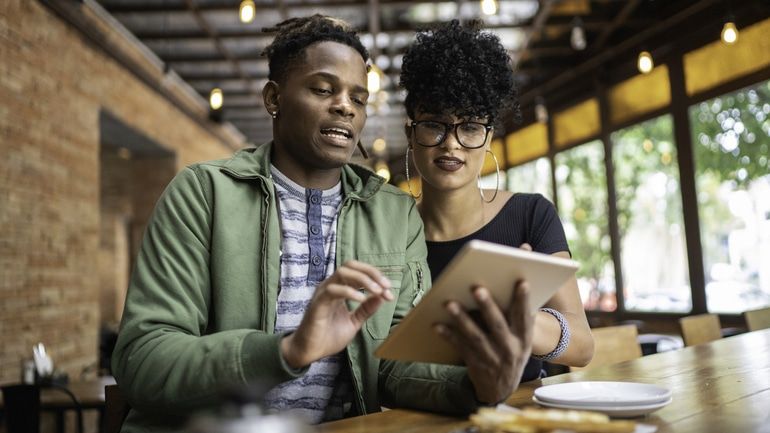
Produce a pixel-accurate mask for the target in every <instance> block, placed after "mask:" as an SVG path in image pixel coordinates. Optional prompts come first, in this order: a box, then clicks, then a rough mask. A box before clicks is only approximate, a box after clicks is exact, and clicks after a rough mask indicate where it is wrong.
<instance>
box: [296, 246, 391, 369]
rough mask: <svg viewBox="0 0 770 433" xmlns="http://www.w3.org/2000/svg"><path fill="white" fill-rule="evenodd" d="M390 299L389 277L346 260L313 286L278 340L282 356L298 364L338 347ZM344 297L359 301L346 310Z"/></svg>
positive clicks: (308, 361)
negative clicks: (299, 314) (300, 313)
mask: <svg viewBox="0 0 770 433" xmlns="http://www.w3.org/2000/svg"><path fill="white" fill-rule="evenodd" d="M364 291H365V292H368V296H367V295H366V294H364V293H363V292H364ZM393 299H394V298H393V294H392V293H391V291H390V281H389V280H388V279H387V278H385V277H384V276H383V275H382V274H381V273H380V271H379V270H378V269H377V268H375V267H374V266H371V265H368V264H366V263H362V262H358V261H355V260H351V261H349V262H346V263H345V264H343V265H342V266H340V267H339V268H338V269H337V270H336V271H334V273H333V274H332V275H331V276H330V277H329V278H327V279H326V280H324V281H323V282H321V284H320V285H319V286H318V288H316V291H315V294H314V295H313V299H311V301H310V304H308V307H307V310H306V311H305V316H304V317H303V318H302V322H301V323H300V325H299V327H298V328H297V329H296V330H295V331H294V332H293V333H292V334H289V335H288V336H286V337H285V338H284V339H283V340H282V341H281V353H282V354H283V357H284V359H285V360H286V362H287V363H288V364H289V366H291V367H292V368H300V367H304V366H307V365H310V364H311V363H312V362H314V361H317V360H319V359H321V358H323V357H325V356H329V355H333V354H335V353H338V352H340V351H342V350H343V349H344V348H345V347H346V346H347V345H348V343H350V341H351V340H352V339H353V337H354V336H355V335H356V333H357V332H358V331H359V330H360V329H361V327H362V326H363V324H364V322H366V319H368V318H369V317H370V316H371V315H372V314H374V313H375V312H376V311H377V309H378V308H379V307H380V305H382V303H383V302H385V301H392V300H393ZM347 300H351V301H355V302H359V303H360V305H359V306H358V307H357V308H356V309H355V310H353V311H350V310H348V307H347V305H346V304H345V301H347Z"/></svg>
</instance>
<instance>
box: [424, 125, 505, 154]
mask: <svg viewBox="0 0 770 433" xmlns="http://www.w3.org/2000/svg"><path fill="white" fill-rule="evenodd" d="M428 122H430V123H438V124H440V125H444V138H442V139H441V141H439V142H438V143H436V144H422V143H420V142H419V141H418V140H417V129H416V128H417V126H418V125H419V124H420V123H428ZM466 123H473V124H476V125H481V126H483V127H484V129H485V130H486V133H485V134H484V142H483V143H481V144H480V145H478V146H476V147H471V146H466V145H464V144H463V143H462V141H461V140H460V136H459V135H457V127H458V126H460V125H463V124H466ZM409 127H410V128H412V134H414V135H415V140H414V141H415V142H417V144H419V145H420V146H422V147H436V146H440V145H442V144H443V143H444V142H445V141H446V139H447V137H449V134H450V132H452V131H454V134H455V139H456V140H457V143H458V144H460V146H462V147H464V148H466V149H480V148H482V147H484V145H485V144H486V143H487V140H488V139H489V132H490V131H491V130H492V129H494V126H492V125H490V124H487V123H481V122H473V121H462V122H455V123H446V122H441V121H438V120H412V122H411V123H410V124H409Z"/></svg>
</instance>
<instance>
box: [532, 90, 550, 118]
mask: <svg viewBox="0 0 770 433" xmlns="http://www.w3.org/2000/svg"><path fill="white" fill-rule="evenodd" d="M535 119H537V121H538V122H540V123H548V108H546V107H545V99H543V97H542V96H538V97H537V98H535Z"/></svg>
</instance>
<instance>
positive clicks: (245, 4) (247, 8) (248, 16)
mask: <svg viewBox="0 0 770 433" xmlns="http://www.w3.org/2000/svg"><path fill="white" fill-rule="evenodd" d="M238 12H239V15H240V17H241V22H242V23H250V22H252V21H254V16H255V15H256V13H257V7H256V5H254V0H243V1H242V2H241V7H240V8H239V9H238Z"/></svg>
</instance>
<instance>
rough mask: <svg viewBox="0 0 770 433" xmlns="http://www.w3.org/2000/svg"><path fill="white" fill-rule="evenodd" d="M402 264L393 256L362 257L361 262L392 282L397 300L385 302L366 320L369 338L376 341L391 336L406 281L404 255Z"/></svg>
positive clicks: (391, 287)
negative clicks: (374, 268) (399, 299)
mask: <svg viewBox="0 0 770 433" xmlns="http://www.w3.org/2000/svg"><path fill="white" fill-rule="evenodd" d="M400 257H401V263H398V261H397V260H394V259H396V257H394V255H392V254H387V255H371V256H362V257H361V259H360V260H361V261H363V262H366V263H368V264H370V265H372V266H374V267H376V268H377V269H379V270H380V272H381V273H382V274H383V275H384V276H385V278H387V279H388V280H390V290H391V292H392V293H393V297H394V298H395V299H394V300H393V301H389V302H385V303H383V304H382V305H380V308H379V309H378V310H377V312H376V313H374V314H373V315H372V316H371V317H370V318H369V319H367V320H366V324H365V325H364V328H366V332H367V333H368V334H369V336H370V337H371V338H373V339H376V340H382V339H385V338H386V337H387V336H388V334H390V326H391V324H392V323H393V314H394V312H395V310H396V303H397V302H398V296H399V293H400V292H401V283H402V281H403V279H404V272H406V271H407V269H408V268H407V266H406V264H405V263H404V262H403V255H400Z"/></svg>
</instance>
